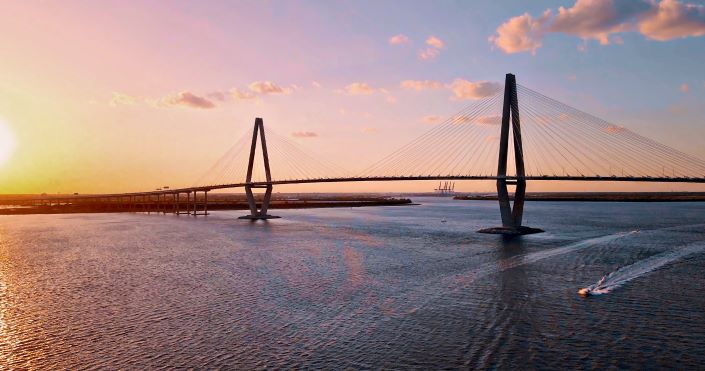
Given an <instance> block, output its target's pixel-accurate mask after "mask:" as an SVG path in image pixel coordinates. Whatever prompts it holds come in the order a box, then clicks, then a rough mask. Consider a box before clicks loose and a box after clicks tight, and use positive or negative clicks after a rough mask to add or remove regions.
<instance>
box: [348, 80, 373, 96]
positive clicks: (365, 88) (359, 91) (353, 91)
mask: <svg viewBox="0 0 705 371" xmlns="http://www.w3.org/2000/svg"><path fill="white" fill-rule="evenodd" d="M344 91H345V93H347V94H348V95H370V94H372V93H374V92H375V89H374V88H372V87H371V86H370V85H369V84H367V83H364V82H354V83H352V84H349V85H347V86H346V87H345V88H344Z"/></svg>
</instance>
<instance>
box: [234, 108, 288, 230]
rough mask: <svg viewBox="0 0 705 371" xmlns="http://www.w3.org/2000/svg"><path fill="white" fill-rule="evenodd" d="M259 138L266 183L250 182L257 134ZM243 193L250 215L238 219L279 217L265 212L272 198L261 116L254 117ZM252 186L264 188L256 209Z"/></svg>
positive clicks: (270, 176)
mask: <svg viewBox="0 0 705 371" xmlns="http://www.w3.org/2000/svg"><path fill="white" fill-rule="evenodd" d="M258 133H259V136H260V138H261V145H262V157H263V160H264V173H265V176H266V178H267V182H266V184H253V183H252V166H253V165H254V162H255V150H256V149H257V134H258ZM245 182H246V183H247V185H245V195H246V196H247V204H248V205H249V207H250V215H243V216H241V217H240V218H239V219H249V220H266V219H274V218H279V217H278V216H273V215H269V214H267V210H268V209H269V202H270V201H271V199H272V188H273V186H272V174H271V172H270V170H269V156H268V154H267V139H266V138H265V136H264V121H262V119H261V118H259V117H258V118H256V119H255V128H254V130H253V131H252V144H251V146H250V161H249V163H248V164H247V180H246V181H245ZM254 188H264V189H265V192H264V197H263V198H262V206H261V207H260V208H259V210H258V209H257V201H256V200H255V195H254V193H253V192H252V189H254Z"/></svg>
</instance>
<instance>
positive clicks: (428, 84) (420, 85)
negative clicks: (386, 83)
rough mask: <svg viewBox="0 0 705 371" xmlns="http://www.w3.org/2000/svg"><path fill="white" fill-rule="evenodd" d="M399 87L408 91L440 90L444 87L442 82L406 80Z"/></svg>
mask: <svg viewBox="0 0 705 371" xmlns="http://www.w3.org/2000/svg"><path fill="white" fill-rule="evenodd" d="M399 86H400V87H401V88H402V89H407V90H427V89H440V88H442V87H443V84H442V83H441V82H440V81H433V80H404V81H402V82H401V83H400V84H399Z"/></svg>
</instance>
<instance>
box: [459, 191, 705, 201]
mask: <svg viewBox="0 0 705 371" xmlns="http://www.w3.org/2000/svg"><path fill="white" fill-rule="evenodd" d="M453 199H454V200H473V201H478V200H482V201H496V200H497V195H496V194H470V195H458V196H455V197H453ZM509 199H510V200H514V195H513V194H510V195H509ZM526 201H579V202H704V201H705V192H531V193H527V194H526Z"/></svg>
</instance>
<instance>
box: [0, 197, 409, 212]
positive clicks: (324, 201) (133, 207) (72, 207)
mask: <svg viewBox="0 0 705 371" xmlns="http://www.w3.org/2000/svg"><path fill="white" fill-rule="evenodd" d="M257 201H258V204H259V203H260V202H261V199H258V200H257ZM411 205H417V204H414V203H412V201H411V199H409V198H394V197H340V198H337V199H336V198H329V197H325V198H313V197H312V198H297V199H273V200H272V201H271V203H270V205H269V209H270V210H277V209H280V210H281V209H313V208H337V207H374V206H411ZM0 206H6V207H5V208H0V215H33V214H80V213H86V214H93V213H130V212H147V213H152V212H154V213H165V214H169V213H174V212H175V211H176V208H177V204H176V203H173V202H171V201H165V202H155V201H148V202H139V203H136V204H135V203H132V204H131V203H123V202H119V201H103V202H89V203H88V202H87V203H81V202H67V203H64V204H47V205H31V206H28V205H21V204H18V205H8V204H3V203H1V202H0ZM13 206H14V207H13ZM189 207H190V208H193V203H191V204H190V206H189ZM197 209H198V213H199V215H201V214H200V213H202V212H203V211H204V200H203V199H201V198H199V199H198V201H197ZM178 210H179V211H180V213H182V214H186V210H187V204H186V202H184V201H183V200H182V201H181V202H179V203H178ZM215 210H249V205H248V204H247V201H245V200H244V199H240V197H230V198H229V197H223V196H221V197H215V200H208V211H215Z"/></svg>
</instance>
